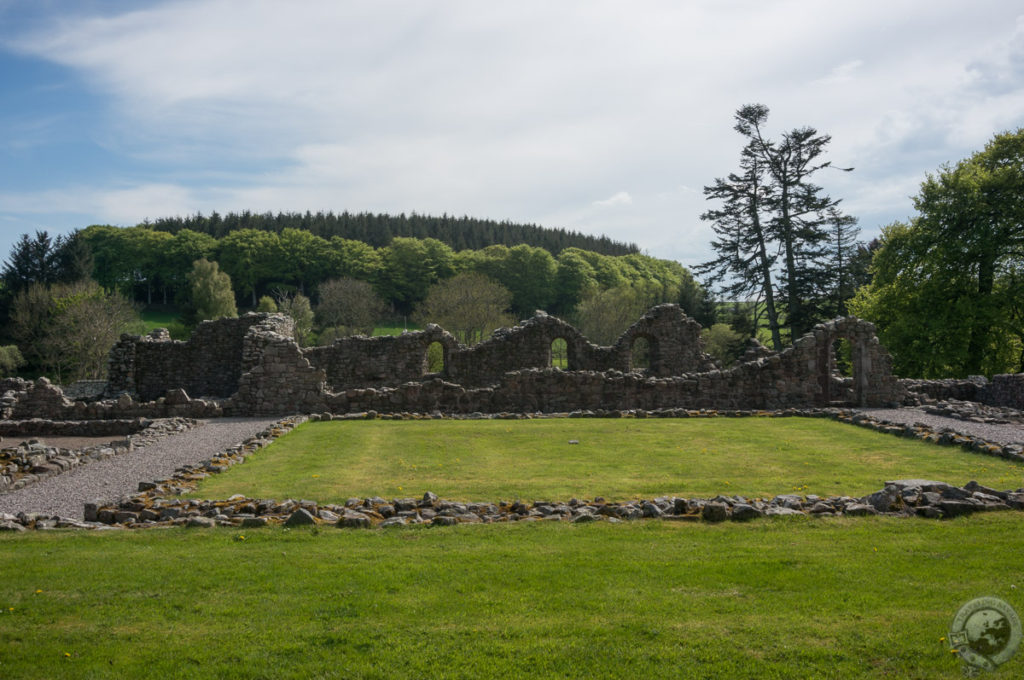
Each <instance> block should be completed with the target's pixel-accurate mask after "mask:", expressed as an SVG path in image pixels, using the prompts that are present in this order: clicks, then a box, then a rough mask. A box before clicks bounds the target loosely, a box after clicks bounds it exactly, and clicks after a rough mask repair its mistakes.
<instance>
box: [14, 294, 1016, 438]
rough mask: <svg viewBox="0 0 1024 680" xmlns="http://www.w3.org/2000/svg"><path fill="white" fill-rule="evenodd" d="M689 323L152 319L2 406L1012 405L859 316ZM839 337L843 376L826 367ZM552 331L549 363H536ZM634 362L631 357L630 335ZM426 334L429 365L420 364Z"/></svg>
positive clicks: (111, 410) (204, 413)
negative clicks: (75, 385) (361, 329)
mask: <svg viewBox="0 0 1024 680" xmlns="http://www.w3.org/2000/svg"><path fill="white" fill-rule="evenodd" d="M700 330H701V329H700V325H699V324H698V323H697V322H696V321H694V320H693V319H690V318H688V317H687V316H686V315H685V314H684V313H683V311H682V310H681V309H680V308H679V307H678V306H676V305H671V304H666V305H660V306H657V307H654V308H652V309H651V310H649V311H648V312H647V313H646V314H645V315H644V316H643V317H642V318H640V319H639V320H638V321H637V322H636V323H634V324H633V325H632V326H630V328H629V329H627V330H626V331H625V332H624V333H623V334H622V336H620V337H619V339H618V340H617V341H616V342H615V343H614V344H613V345H611V346H608V347H601V346H598V345H595V344H593V343H591V342H590V341H588V340H587V338H586V337H584V336H583V335H582V334H581V333H580V332H579V331H578V330H577V329H575V328H574V327H573V326H571V325H569V324H567V323H566V322H564V321H562V320H560V319H558V318H556V317H553V316H549V315H547V314H545V313H543V312H537V314H536V315H535V316H533V317H532V318H530V319H527V320H525V321H523V322H521V323H520V324H519V325H517V326H515V327H513V328H502V329H498V330H497V331H496V332H495V333H494V335H493V336H492V337H491V338H490V339H489V340H487V341H485V342H482V343H480V344H478V345H475V346H471V347H469V346H465V345H462V344H460V343H459V342H458V341H456V339H455V338H454V337H453V336H452V335H451V334H450V333H448V332H446V331H445V330H444V329H442V328H441V327H439V326H436V325H430V326H428V327H427V328H426V329H425V330H422V331H413V332H406V333H403V334H401V335H399V336H384V337H372V338H371V337H365V336H353V337H346V338H341V339H339V340H337V341H335V342H334V343H333V344H332V345H330V346H326V347H299V345H298V344H297V343H296V342H295V340H294V339H293V334H292V324H291V320H290V319H289V318H288V317H286V316H283V315H279V314H266V313H249V314H246V315H244V316H242V317H239V318H235V319H222V320H218V321H206V322H203V323H202V324H200V325H199V327H198V328H197V329H196V330H195V332H194V333H193V334H192V336H191V338H190V339H189V340H188V341H177V340H171V339H170V337H169V335H168V334H167V331H166V330H163V329H158V330H156V331H153V332H152V333H150V334H149V335H146V336H130V335H124V336H122V338H121V340H120V342H118V343H117V344H116V345H115V346H114V347H113V348H112V349H111V351H110V359H109V364H110V366H109V369H110V370H109V378H108V380H107V382H106V384H105V385H103V386H102V393H101V394H96V395H93V398H91V399H90V398H78V399H71V398H69V396H68V395H65V394H64V393H63V391H62V390H61V389H60V388H59V387H57V386H54V385H51V384H50V383H49V382H48V381H46V380H45V379H40V380H37V381H36V382H34V383H31V382H27V381H24V380H18V379H7V380H4V381H0V388H2V390H3V394H4V396H3V400H2V402H0V409H2V416H3V417H4V418H5V419H14V420H17V419H27V418H46V419H53V420H93V419H123V418H138V417H145V418H160V417H173V416H190V417H217V416H255V415H261V416H262V415H279V414H280V415H285V414H292V413H330V414H346V413H359V412H371V411H372V412H377V413H401V412H415V413H434V412H442V413H462V414H468V413H475V412H480V413H502V412H516V413H536V412H545V413H558V412H572V411H581V410H584V411H597V410H600V411H628V410H634V409H640V410H664V409H765V410H771V409H786V408H815V407H826V406H847V407H860V406H895V405H901V404H903V403H906V402H907V401H908V399H910V400H912V399H913V395H914V394H916V393H918V394H928V395H930V396H932V397H938V398H944V397H949V396H953V397H957V398H966V399H972V400H977V401H987V402H988V403H993V404H996V405H1007V406H1014V407H1016V408H1020V407H1021V406H1024V375H1015V376H996V377H995V378H994V379H993V381H992V382H991V383H988V384H985V385H982V384H980V383H978V382H972V381H908V380H900V379H898V378H896V377H895V376H893V374H892V360H891V357H890V356H889V354H888V352H886V350H885V349H884V348H883V347H882V346H881V345H880V344H879V342H878V338H877V337H876V336H875V328H874V326H873V325H872V324H871V323H868V322H866V321H862V320H860V319H856V318H853V317H847V318H840V319H835V320H833V321H830V322H828V323H825V324H820V325H818V326H815V327H814V329H812V331H811V332H810V333H808V334H807V335H805V336H803V337H801V338H798V339H797V341H796V342H795V343H794V344H793V346H792V347H789V348H787V349H785V350H783V351H781V352H773V351H770V350H768V349H767V348H765V347H763V346H761V345H759V344H758V343H756V341H752V344H751V346H750V347H749V348H748V351H747V353H746V354H745V355H744V357H743V358H742V360H741V361H740V362H739V363H738V364H737V365H736V366H734V367H732V368H729V369H726V370H722V369H719V368H716V366H715V364H714V362H713V361H712V359H711V358H710V357H709V356H708V355H706V354H705V353H704V352H703V348H702V341H701V337H700ZM840 339H846V340H848V341H849V344H850V348H851V353H852V365H853V370H852V374H853V375H852V377H843V376H840V375H839V374H838V373H837V372H836V370H835V368H836V359H835V352H836V346H837V341H838V340H840ZM558 341H561V342H564V352H565V366H564V367H561V368H556V367H554V366H553V365H552V356H553V352H552V347H553V344H554V343H556V342H558ZM640 342H642V343H644V344H645V345H646V350H647V361H646V366H645V367H643V368H639V367H637V366H636V365H635V363H636V362H635V359H636V357H635V354H636V349H637V345H638V343H640ZM435 343H436V346H437V348H439V350H440V352H439V353H440V355H441V357H442V358H443V367H442V368H441V369H440V370H439V371H437V372H433V373H431V372H428V362H427V356H428V352H429V350H430V348H431V345H434V344H435Z"/></svg>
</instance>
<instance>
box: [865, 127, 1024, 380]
mask: <svg viewBox="0 0 1024 680" xmlns="http://www.w3.org/2000/svg"><path fill="white" fill-rule="evenodd" d="M1021 196H1024V129H1018V130H1016V131H1015V132H1006V133H1002V134H999V135H996V136H995V137H994V138H993V139H992V140H991V141H990V142H989V143H988V144H987V145H986V146H985V148H984V149H983V150H982V151H979V152H977V153H975V154H974V155H972V156H971V157H970V158H967V159H964V160H962V161H960V162H958V163H957V164H956V165H954V166H948V165H947V166H944V167H943V168H942V169H941V170H940V171H939V173H938V174H936V175H928V177H927V178H926V179H925V181H924V182H923V183H922V184H921V190H920V192H919V194H918V195H917V197H915V199H914V206H915V208H916V209H917V211H918V213H919V214H918V216H917V217H915V218H914V219H912V220H911V221H910V222H909V223H907V224H900V223H897V224H893V225H890V226H888V227H886V228H885V229H884V230H883V232H882V238H881V242H880V245H879V247H878V249H877V251H876V253H875V255H874V258H873V259H872V263H871V270H872V275H873V278H872V281H871V284H870V285H869V286H867V287H865V288H863V289H861V290H860V291H859V292H858V294H857V296H856V297H855V298H854V300H853V301H852V302H851V305H850V307H851V309H852V310H853V312H854V313H856V314H858V315H860V316H864V317H865V318H869V319H871V320H872V321H874V322H875V323H876V324H877V325H878V328H879V336H880V338H881V340H882V342H883V343H885V345H886V346H887V347H888V348H889V350H890V351H891V352H892V354H893V358H894V361H895V369H896V371H897V373H900V374H902V375H910V376H914V377H926V378H940V377H963V376H967V375H976V374H979V373H984V374H991V373H999V372H1004V371H1011V370H1017V371H1024V332H1022V331H1024V323H1022V319H1021V312H1022V311H1024V310H1021V302H1020V301H1021V299H1024V277H1022V275H1021V271H1022V269H1024V206H1022V201H1021V199H1020V197H1021Z"/></svg>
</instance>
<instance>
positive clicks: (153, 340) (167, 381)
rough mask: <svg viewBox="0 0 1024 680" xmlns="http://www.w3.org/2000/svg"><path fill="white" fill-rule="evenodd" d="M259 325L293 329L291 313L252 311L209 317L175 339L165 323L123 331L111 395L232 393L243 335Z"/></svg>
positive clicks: (113, 358)
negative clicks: (139, 332) (136, 332)
mask: <svg viewBox="0 0 1024 680" xmlns="http://www.w3.org/2000/svg"><path fill="white" fill-rule="evenodd" d="M257 325H258V326H260V327H261V328H263V329H265V330H267V331H268V332H278V333H283V334H286V335H291V333H292V324H291V320H290V319H288V317H285V316H283V315H270V314H258V313H249V314H245V315H244V316H240V317H238V318H236V319H219V320H217V321H204V322H202V323H201V324H199V326H198V327H197V328H196V330H195V331H194V332H193V333H192V336H191V337H190V338H189V339H188V340H187V341H181V340H171V338H170V336H169V335H168V334H167V331H166V330H164V329H157V330H156V331H153V332H152V333H150V334H149V335H147V336H142V337H140V336H132V335H122V336H121V340H120V342H118V343H117V345H115V346H114V348H113V349H112V350H111V353H110V358H109V378H108V387H107V390H106V393H105V396H108V397H113V396H116V395H118V394H121V393H128V394H131V395H133V396H134V397H137V398H139V399H141V400H143V401H149V400H152V399H157V398H159V397H161V396H163V395H164V394H165V393H166V392H167V390H169V389H176V388H178V389H183V390H185V391H186V392H187V393H188V394H189V395H190V396H207V397H229V396H231V395H232V394H234V393H235V392H236V391H237V390H238V380H239V378H240V377H241V375H242V372H243V365H242V348H243V340H244V338H245V336H246V333H248V332H249V330H250V329H251V328H252V327H253V326H257Z"/></svg>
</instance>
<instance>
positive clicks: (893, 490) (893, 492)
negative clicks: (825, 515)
mask: <svg viewBox="0 0 1024 680" xmlns="http://www.w3.org/2000/svg"><path fill="white" fill-rule="evenodd" d="M899 498H900V496H899V492H898V488H897V487H896V486H895V485H892V486H886V487H885V488H884V489H882V490H881V491H876V492H875V493H873V494H871V495H869V496H866V497H865V498H864V499H863V502H864V503H865V504H867V505H870V506H871V507H873V508H874V509H875V510H877V511H878V512H892V511H893V510H897V509H899V508H898V504H897V503H898V501H899ZM847 514H849V512H847Z"/></svg>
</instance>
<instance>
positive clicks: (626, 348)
mask: <svg viewBox="0 0 1024 680" xmlns="http://www.w3.org/2000/svg"><path fill="white" fill-rule="evenodd" d="M637 338H644V339H646V340H647V341H648V343H649V346H650V367H649V368H648V369H646V371H645V372H646V374H647V375H650V376H669V375H680V374H682V373H686V372H695V371H697V372H699V371H707V370H711V369H712V368H714V362H713V361H712V360H711V358H710V357H708V356H707V355H706V354H704V351H703V341H702V340H701V337H700V324H698V323H697V322H696V321H694V320H693V319H690V318H688V317H687V316H686V315H685V314H684V313H683V311H682V309H680V308H679V306H678V305H658V306H657V307H653V308H652V309H650V310H649V311H648V312H647V313H646V314H644V316H643V317H641V318H640V320H638V321H637V322H636V323H634V324H633V325H632V326H630V327H629V328H628V329H627V330H626V331H625V332H624V333H623V334H622V335H621V336H620V337H619V339H618V340H617V341H616V342H615V344H614V345H612V346H611V347H599V346H598V345H595V344H593V343H591V342H590V341H589V340H587V338H586V337H585V336H584V335H583V334H582V333H580V332H579V331H578V330H576V328H574V327H573V326H571V325H569V324H567V323H566V322H565V321H562V320H561V319H558V318H556V317H553V316H549V315H547V314H545V313H543V312H538V313H537V314H536V315H535V316H533V317H532V318H530V319H527V320H526V321H523V322H522V323H520V324H519V325H517V326H515V327H514V328H501V329H499V330H498V331H496V332H495V333H494V335H493V336H492V337H491V338H490V339H488V340H487V341H486V342H482V343H480V344H479V345H476V346H474V347H468V348H466V347H461V346H460V347H459V348H458V349H456V350H454V351H452V352H451V356H450V357H449V360H448V362H447V363H446V364H445V371H444V373H443V376H442V377H444V378H445V379H447V380H451V381H452V382H456V383H459V384H461V385H474V386H482V385H490V384H493V383H497V382H499V381H500V380H501V379H502V376H504V375H505V374H506V373H508V372H510V371H518V370H522V369H528V368H536V369H543V368H548V367H550V366H551V345H552V343H553V342H554V341H555V340H557V339H562V340H565V344H566V353H567V358H568V367H567V370H569V371H609V370H617V371H623V372H626V371H630V370H631V369H633V368H634V367H633V359H632V356H633V343H634V342H635V341H636V339H637Z"/></svg>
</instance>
